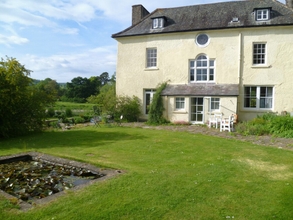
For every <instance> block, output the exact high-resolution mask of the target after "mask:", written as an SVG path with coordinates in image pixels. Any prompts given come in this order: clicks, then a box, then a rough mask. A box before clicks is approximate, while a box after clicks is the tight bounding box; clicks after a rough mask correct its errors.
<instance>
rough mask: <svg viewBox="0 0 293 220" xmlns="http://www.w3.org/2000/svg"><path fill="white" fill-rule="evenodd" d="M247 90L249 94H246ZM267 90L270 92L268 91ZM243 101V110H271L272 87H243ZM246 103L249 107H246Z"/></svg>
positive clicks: (272, 102)
mask: <svg viewBox="0 0 293 220" xmlns="http://www.w3.org/2000/svg"><path fill="white" fill-rule="evenodd" d="M248 88H249V89H250V93H249V94H248V93H247V92H246V89H248ZM252 89H253V91H252ZM268 89H269V90H270V91H268ZM254 93H255V94H254ZM243 101H244V103H243V107H244V109H251V110H259V111H263V110H273V109H274V87H273V86H244V100H243ZM247 101H248V102H247ZM253 102H255V103H253ZM248 103H249V105H247V104H248ZM267 106H269V107H267Z"/></svg>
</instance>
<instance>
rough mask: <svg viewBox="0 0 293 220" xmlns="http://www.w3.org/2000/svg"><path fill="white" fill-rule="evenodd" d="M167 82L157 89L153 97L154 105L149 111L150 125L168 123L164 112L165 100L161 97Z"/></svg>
mask: <svg viewBox="0 0 293 220" xmlns="http://www.w3.org/2000/svg"><path fill="white" fill-rule="evenodd" d="M166 86H167V82H165V83H162V84H160V85H159V86H158V87H157V89H156V93H155V95H154V97H153V100H152V103H151V105H150V109H149V118H148V123H149V124H163V123H166V122H167V120H166V119H165V118H164V117H163V112H164V110H165V108H164V103H163V98H162V96H161V93H162V91H163V90H164V89H165V88H166Z"/></svg>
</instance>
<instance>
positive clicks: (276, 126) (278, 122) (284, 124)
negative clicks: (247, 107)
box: [236, 113, 293, 138]
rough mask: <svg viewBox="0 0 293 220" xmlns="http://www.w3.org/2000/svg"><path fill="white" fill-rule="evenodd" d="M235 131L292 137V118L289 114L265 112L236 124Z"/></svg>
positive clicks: (244, 133) (245, 133) (247, 133)
mask: <svg viewBox="0 0 293 220" xmlns="http://www.w3.org/2000/svg"><path fill="white" fill-rule="evenodd" d="M236 131H237V132H238V133H240V134H243V135H265V134H271V135H275V136H279V137H287V138H293V118H292V117H290V115H276V114H275V113H266V114H264V115H262V116H258V117H256V118H254V119H252V120H251V121H248V122H242V123H239V124H237V125H236Z"/></svg>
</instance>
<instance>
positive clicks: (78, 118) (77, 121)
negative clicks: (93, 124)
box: [74, 117, 85, 124]
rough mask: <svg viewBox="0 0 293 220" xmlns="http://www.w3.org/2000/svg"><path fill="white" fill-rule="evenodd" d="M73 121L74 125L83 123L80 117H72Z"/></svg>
mask: <svg viewBox="0 0 293 220" xmlns="http://www.w3.org/2000/svg"><path fill="white" fill-rule="evenodd" d="M74 121H75V123H76V124H81V123H84V122H85V120H84V118H82V117H74Z"/></svg>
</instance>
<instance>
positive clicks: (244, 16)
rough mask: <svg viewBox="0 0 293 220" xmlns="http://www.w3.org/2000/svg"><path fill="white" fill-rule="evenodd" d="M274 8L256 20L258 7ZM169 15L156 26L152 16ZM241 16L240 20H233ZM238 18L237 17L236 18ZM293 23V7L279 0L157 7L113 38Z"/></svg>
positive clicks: (249, 0) (248, 0) (251, 0)
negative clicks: (266, 18)
mask: <svg viewBox="0 0 293 220" xmlns="http://www.w3.org/2000/svg"><path fill="white" fill-rule="evenodd" d="M264 8H270V9H271V14H270V16H271V17H270V19H269V20H267V21H256V20H255V15H254V10H255V9H264ZM158 17H165V18H166V19H167V23H166V25H165V27H164V28H161V29H152V19H153V18H158ZM233 18H238V22H232V20H233ZM236 20H237V19H236ZM280 25H281V26H284V25H293V10H292V9H291V8H289V7H287V6H286V5H284V4H282V3H280V2H278V1H277V0H246V1H245V0H244V1H233V2H222V3H214V4H203V5H192V6H185V7H177V8H161V9H156V10H155V11H153V12H152V13H150V14H149V15H147V16H145V17H144V18H143V19H142V20H141V21H140V22H139V23H137V24H135V25H133V26H131V27H129V28H127V29H125V30H124V31H121V32H119V33H116V34H113V35H112V37H113V38H119V37H127V36H139V35H149V34H160V33H172V32H187V31H201V30H215V29H229V28H246V27H259V26H280Z"/></svg>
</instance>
